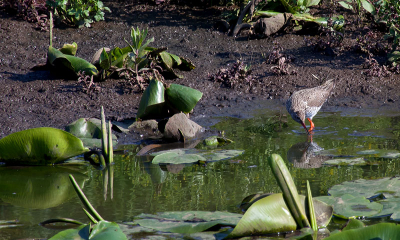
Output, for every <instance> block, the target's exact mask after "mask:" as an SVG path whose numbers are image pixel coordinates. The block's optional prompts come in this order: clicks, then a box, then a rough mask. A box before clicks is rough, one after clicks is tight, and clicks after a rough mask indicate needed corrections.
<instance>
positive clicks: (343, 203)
mask: <svg viewBox="0 0 400 240" xmlns="http://www.w3.org/2000/svg"><path fill="white" fill-rule="evenodd" d="M316 199H318V200H320V201H323V202H325V203H327V204H330V205H332V206H333V209H334V212H335V215H336V216H338V217H342V218H346V219H348V218H354V217H369V216H373V215H375V214H377V213H379V212H380V211H382V208H383V206H382V205H381V204H379V203H376V202H370V201H369V200H368V199H366V198H365V197H359V196H356V197H355V196H353V195H350V194H344V195H342V196H340V197H333V196H321V197H316Z"/></svg>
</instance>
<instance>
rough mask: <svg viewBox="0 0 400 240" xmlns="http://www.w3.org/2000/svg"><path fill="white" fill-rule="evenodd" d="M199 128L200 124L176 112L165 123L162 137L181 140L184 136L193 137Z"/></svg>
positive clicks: (183, 139)
mask: <svg viewBox="0 0 400 240" xmlns="http://www.w3.org/2000/svg"><path fill="white" fill-rule="evenodd" d="M201 128H202V127H201V126H200V125H198V124H197V123H195V122H193V121H192V120H190V119H188V118H187V116H186V115H185V114H184V113H177V114H175V115H174V116H172V117H171V118H170V119H169V120H168V122H167V123H166V124H165V129H164V138H165V139H169V140H173V141H182V142H183V141H185V138H193V137H194V136H195V135H196V133H198V132H199V131H200V130H201Z"/></svg>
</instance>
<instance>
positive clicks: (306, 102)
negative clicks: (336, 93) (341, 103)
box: [286, 79, 335, 134]
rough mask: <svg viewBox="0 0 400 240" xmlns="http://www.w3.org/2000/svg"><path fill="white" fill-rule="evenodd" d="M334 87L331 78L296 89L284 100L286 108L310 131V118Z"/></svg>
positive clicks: (311, 122)
mask: <svg viewBox="0 0 400 240" xmlns="http://www.w3.org/2000/svg"><path fill="white" fill-rule="evenodd" d="M334 87H335V82H334V81H333V79H331V80H328V81H326V82H325V83H324V84H322V85H320V86H317V87H313V88H307V89H302V90H299V91H296V92H294V93H293V94H292V96H290V98H289V99H288V100H287V101H286V109H287V111H288V112H289V114H290V116H292V118H293V120H295V121H296V122H298V123H300V124H301V125H302V126H303V127H304V129H305V130H306V131H307V133H309V134H311V133H312V131H313V129H314V123H313V121H312V119H313V117H314V116H315V115H316V114H317V113H318V111H319V110H320V109H321V107H322V105H323V104H324V103H325V102H326V100H327V99H328V98H329V95H330V93H331V91H332V89H333V88H334ZM306 119H307V120H308V121H309V122H310V129H307V127H306V124H305V123H304V122H305V120H306Z"/></svg>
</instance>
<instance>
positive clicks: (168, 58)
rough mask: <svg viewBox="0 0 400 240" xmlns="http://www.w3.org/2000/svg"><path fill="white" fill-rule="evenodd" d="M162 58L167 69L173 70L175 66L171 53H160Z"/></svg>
mask: <svg viewBox="0 0 400 240" xmlns="http://www.w3.org/2000/svg"><path fill="white" fill-rule="evenodd" d="M160 57H161V59H162V61H163V63H164V64H165V65H166V66H167V68H169V69H171V68H172V67H173V65H174V62H173V61H172V57H171V55H170V54H169V53H167V52H165V51H164V52H160Z"/></svg>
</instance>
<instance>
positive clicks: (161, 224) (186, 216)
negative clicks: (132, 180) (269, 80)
mask: <svg viewBox="0 0 400 240" xmlns="http://www.w3.org/2000/svg"><path fill="white" fill-rule="evenodd" d="M241 217H242V215H241V214H235V213H228V212H206V211H183V212H165V213H158V214H157V215H152V214H141V215H139V216H137V217H136V218H140V219H136V220H135V221H133V222H132V223H131V224H132V225H135V224H139V225H140V226H142V227H146V228H150V229H153V230H155V231H162V232H171V233H184V234H193V233H197V232H202V231H206V230H207V229H210V228H212V227H214V226H217V225H221V226H234V225H236V224H237V223H238V222H239V220H240V218H241Z"/></svg>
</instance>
